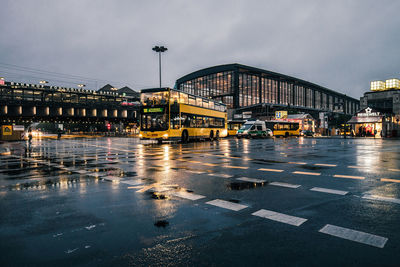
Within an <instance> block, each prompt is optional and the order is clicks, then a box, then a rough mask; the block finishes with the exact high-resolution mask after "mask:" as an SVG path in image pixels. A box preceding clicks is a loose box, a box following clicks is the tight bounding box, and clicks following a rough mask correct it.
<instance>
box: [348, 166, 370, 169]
mask: <svg viewBox="0 0 400 267" xmlns="http://www.w3.org/2000/svg"><path fill="white" fill-rule="evenodd" d="M347 168H351V169H369V167H366V166H347Z"/></svg>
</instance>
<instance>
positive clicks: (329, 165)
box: [314, 163, 337, 167]
mask: <svg viewBox="0 0 400 267" xmlns="http://www.w3.org/2000/svg"><path fill="white" fill-rule="evenodd" d="M314 165H315V166H325V167H337V165H336V164H325V163H315V164H314Z"/></svg>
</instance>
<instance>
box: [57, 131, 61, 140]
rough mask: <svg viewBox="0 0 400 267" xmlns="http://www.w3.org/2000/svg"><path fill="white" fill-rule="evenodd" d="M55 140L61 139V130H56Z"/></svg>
mask: <svg viewBox="0 0 400 267" xmlns="http://www.w3.org/2000/svg"><path fill="white" fill-rule="evenodd" d="M57 139H58V140H60V139H61V129H60V128H58V130H57Z"/></svg>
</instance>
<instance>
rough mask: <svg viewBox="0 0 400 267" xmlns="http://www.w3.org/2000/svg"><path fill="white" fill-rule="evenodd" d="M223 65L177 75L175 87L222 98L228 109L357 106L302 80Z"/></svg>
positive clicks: (337, 108)
mask: <svg viewBox="0 0 400 267" xmlns="http://www.w3.org/2000/svg"><path fill="white" fill-rule="evenodd" d="M226 66H229V65H224V66H223V67H224V70H223V71H218V68H219V66H217V67H213V68H209V69H207V71H206V72H207V73H204V74H202V71H198V72H195V73H193V74H196V75H193V74H191V77H190V78H187V79H185V77H184V78H181V79H179V80H178V81H177V85H178V89H179V90H182V91H184V92H188V93H191V94H194V95H200V96H203V97H209V98H213V99H215V100H217V101H222V102H223V103H225V104H226V105H227V107H228V108H244V107H250V106H255V105H259V104H264V103H265V104H270V105H273V104H280V105H287V106H293V107H298V108H305V109H313V110H317V111H326V112H329V111H331V112H345V113H347V114H353V113H354V112H356V111H357V110H358V109H359V105H360V104H359V101H358V100H356V99H352V98H350V97H347V96H345V95H342V94H340V93H335V92H333V91H330V90H327V89H325V88H321V87H319V86H317V85H313V84H310V83H308V82H305V81H302V80H298V79H295V78H291V77H287V76H284V75H281V76H280V75H279V74H277V73H273V74H271V73H270V72H268V71H263V70H260V69H254V68H252V67H247V66H243V65H238V64H231V65H230V66H232V70H231V71H226V69H227V67H226ZM212 69H215V73H213V71H212Z"/></svg>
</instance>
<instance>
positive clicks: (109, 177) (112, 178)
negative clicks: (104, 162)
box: [102, 175, 121, 182]
mask: <svg viewBox="0 0 400 267" xmlns="http://www.w3.org/2000/svg"><path fill="white" fill-rule="evenodd" d="M102 179H104V180H106V181H110V182H119V181H121V178H120V177H116V176H111V175H107V176H103V177H102Z"/></svg>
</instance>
